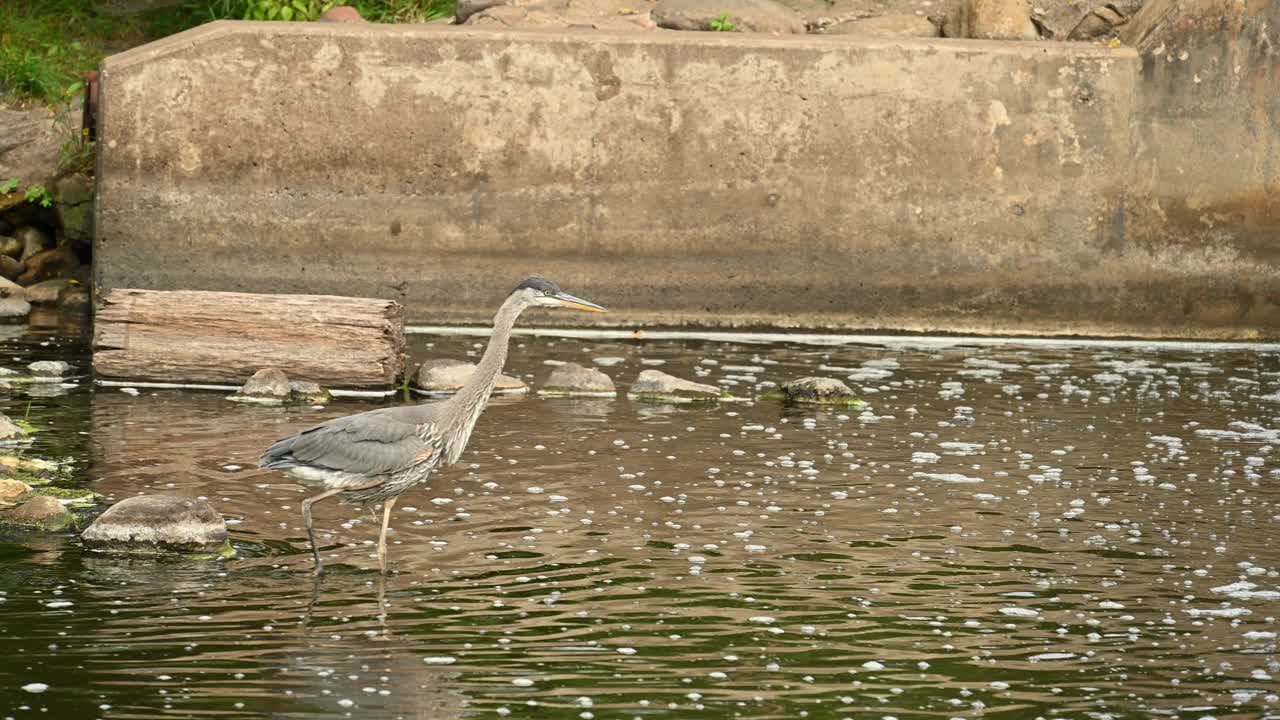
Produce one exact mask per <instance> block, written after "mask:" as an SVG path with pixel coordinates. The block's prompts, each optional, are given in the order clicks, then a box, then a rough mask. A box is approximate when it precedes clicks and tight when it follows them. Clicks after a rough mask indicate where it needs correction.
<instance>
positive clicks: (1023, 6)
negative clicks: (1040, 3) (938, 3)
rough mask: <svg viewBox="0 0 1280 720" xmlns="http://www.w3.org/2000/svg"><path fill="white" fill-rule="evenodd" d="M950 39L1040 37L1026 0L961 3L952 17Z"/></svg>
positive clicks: (978, 0) (983, 0)
mask: <svg viewBox="0 0 1280 720" xmlns="http://www.w3.org/2000/svg"><path fill="white" fill-rule="evenodd" d="M945 34H946V36H947V37H952V38H983V39H989V40H1036V39H1038V38H1039V37H1040V34H1039V33H1038V32H1037V31H1036V26H1035V23H1033V22H1031V8H1030V6H1028V5H1027V3H1026V0H961V2H960V5H959V6H958V7H957V9H956V11H955V13H953V14H952V15H950V16H948V18H947V24H946V32H945Z"/></svg>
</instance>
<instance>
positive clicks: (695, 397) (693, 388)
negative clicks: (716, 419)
mask: <svg viewBox="0 0 1280 720" xmlns="http://www.w3.org/2000/svg"><path fill="white" fill-rule="evenodd" d="M627 397H629V398H631V399H633V400H645V401H649V402H668V403H687V402H707V401H715V400H723V399H725V398H727V397H728V393H726V392H724V391H722V390H721V389H720V388H718V387H716V386H714V385H703V384H702V383H696V382H690V381H688V380H681V379H680V378H678V377H674V376H672V375H668V374H666V373H664V372H662V371H661V370H642V371H641V372H640V375H639V376H638V377H637V378H636V381H635V383H633V384H632V385H631V389H630V391H628V393H627Z"/></svg>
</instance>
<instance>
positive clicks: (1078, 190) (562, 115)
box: [95, 22, 1280, 338]
mask: <svg viewBox="0 0 1280 720" xmlns="http://www.w3.org/2000/svg"><path fill="white" fill-rule="evenodd" d="M726 35H728V37H726ZM1140 68H1141V64H1140V61H1139V57H1138V55H1137V54H1136V53H1135V52H1133V51H1132V50H1124V49H1120V50H1107V49H1105V48H1100V47H1096V46H1084V45H1069V44H1060V45H1059V44H1054V45H1048V44H1041V43H1010V42H983V41H949V40H910V39H901V40H849V39H845V38H838V37H803V38H799V37H793V38H787V39H777V38H768V37H744V36H740V35H735V34H729V33H724V34H722V33H689V34H683V33H648V34H643V35H641V36H636V37H631V36H624V35H613V34H606V33H574V32H564V31H557V32H537V31H521V32H515V31H510V32H488V31H482V30H474V29H469V28H457V27H413V26H381V25H374V24H370V25H367V26H365V25H361V26H352V25H344V24H244V23H229V22H221V23H213V24H210V25H206V26H204V27H202V28H198V29H196V30H193V31H190V32H187V33H183V34H181V35H177V36H173V37H171V38H168V39H166V40H163V41H161V42H159V43H155V44H152V45H148V46H144V47H142V48H138V49H135V50H131V51H129V52H127V53H124V54H121V55H117V56H114V57H112V58H108V60H107V61H106V62H105V63H104V66H103V74H102V88H103V90H102V93H103V94H102V97H103V103H102V116H101V118H100V121H101V125H100V128H101V138H102V141H101V143H100V148H101V151H100V160H99V163H100V165H99V173H98V178H99V196H98V226H97V227H98V235H97V247H96V255H95V260H96V263H95V264H96V273H97V275H96V282H97V284H98V288H97V290H98V294H99V296H100V297H101V296H102V295H103V294H104V293H105V291H106V290H108V289H110V288H114V287H123V286H131V287H145V288H160V289H167V288H191V289H218V290H243V291H254V292H306V293H340V294H344V295H353V294H354V295H369V296H378V297H388V298H394V299H397V300H400V301H401V302H403V303H404V304H405V305H406V307H407V311H408V316H409V319H410V321H414V322H455V321H471V322H485V321H488V320H489V318H490V317H491V314H492V311H493V307H494V306H495V304H496V302H497V301H498V300H499V299H500V298H501V297H502V296H503V295H505V293H507V292H508V291H509V290H510V288H511V287H512V286H513V285H514V284H515V283H516V282H517V281H518V280H519V278H520V277H522V276H524V275H525V274H527V273H528V272H532V271H539V272H543V273H545V274H547V275H549V276H550V277H553V278H555V279H556V280H557V281H558V282H560V283H561V284H562V285H564V286H565V287H571V288H574V291H575V292H580V293H581V294H582V295H583V296H585V297H590V298H593V299H595V300H598V301H600V302H601V303H603V304H605V305H606V306H608V307H609V308H610V310H611V312H610V313H609V314H607V315H601V316H599V317H598V319H597V318H592V320H596V321H598V322H601V323H612V324H623V325H632V324H640V323H659V324H664V325H671V324H685V323H694V324H705V325H737V326H746V325H756V324H768V325H775V326H793V327H831V328H843V329H897V330H918V331H955V332H979V333H1010V332H1013V333H1048V334H1061V333H1082V334H1094V335H1115V334H1126V335H1139V336H1180V337H1221V338H1228V337H1233V338H1234V337H1259V336H1274V335H1275V332H1276V330H1275V329H1276V327H1278V326H1280V319H1278V316H1277V307H1276V299H1275V290H1276V288H1277V287H1280V278H1277V271H1276V266H1277V263H1275V262H1274V260H1275V259H1276V258H1275V255H1274V253H1275V252H1276V251H1275V250H1274V249H1272V250H1265V249H1262V248H1259V252H1270V253H1273V254H1272V255H1271V256H1270V258H1271V260H1270V262H1271V264H1270V267H1269V268H1267V267H1265V265H1266V262H1265V261H1266V258H1265V257H1264V256H1262V255H1259V256H1257V257H1256V258H1255V260H1256V262H1251V264H1248V265H1247V267H1248V268H1250V272H1249V273H1244V272H1242V271H1241V268H1242V265H1241V264H1240V263H1238V262H1235V261H1232V260H1230V259H1228V258H1227V257H1226V255H1224V253H1226V252H1227V251H1226V250H1222V249H1221V248H1218V249H1207V248H1205V247H1204V246H1203V245H1200V244H1198V243H1195V242H1192V243H1188V242H1186V239H1185V238H1182V237H1169V238H1164V239H1160V238H1158V237H1154V236H1153V239H1152V240H1151V241H1147V242H1133V241H1132V240H1131V239H1130V238H1131V232H1132V230H1133V228H1132V226H1133V223H1132V222H1129V221H1127V220H1126V218H1127V217H1128V215H1127V214H1128V213H1131V212H1132V208H1133V207H1134V201H1133V200H1132V199H1131V198H1129V197H1127V193H1126V191H1127V190H1128V189H1129V186H1130V185H1131V184H1132V182H1133V178H1132V176H1131V173H1130V171H1129V168H1130V164H1129V161H1128V158H1129V157H1130V153H1131V152H1133V151H1134V150H1135V148H1134V147H1133V138H1134V137H1137V138H1139V140H1141V135H1140V133H1139V134H1135V133H1131V127H1130V121H1131V118H1132V117H1133V110H1134V106H1135V102H1137V101H1138V100H1137V97H1136V94H1135V93H1136V88H1137V83H1138V79H1139V71H1140ZM1136 149H1137V150H1143V149H1142V148H1136ZM1144 151H1145V150H1144ZM1222 242H1224V243H1227V244H1228V245H1229V244H1230V243H1231V242H1232V240H1231V238H1227V239H1225V240H1222ZM1240 252H1243V251H1240ZM1236 257H1238V258H1239V257H1241V255H1239V254H1238V255H1237V256H1236ZM1207 260H1208V261H1207ZM1206 289H1209V290H1208V293H1209V294H1208V295H1206ZM1245 295H1249V296H1252V297H1254V298H1256V300H1255V302H1254V303H1253V305H1251V308H1252V309H1251V310H1250V311H1248V312H1236V313H1234V314H1232V313H1230V312H1225V313H1224V312H1223V310H1222V308H1223V307H1224V306H1231V303H1232V302H1234V299H1235V298H1238V297H1242V296H1245ZM1224 303H1225V305H1224ZM562 317H563V316H560V315H556V314H554V313H534V312H531V313H528V314H527V316H526V318H527V320H525V319H522V322H526V321H527V322H528V323H558V322H565V320H563V319H562ZM585 320H586V318H582V317H577V316H575V317H574V318H573V319H572V322H575V323H580V322H584V321H585Z"/></svg>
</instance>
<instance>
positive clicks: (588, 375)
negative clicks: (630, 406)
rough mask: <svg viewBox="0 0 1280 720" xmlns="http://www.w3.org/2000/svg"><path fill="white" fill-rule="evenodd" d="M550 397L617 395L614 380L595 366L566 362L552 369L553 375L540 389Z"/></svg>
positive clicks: (539, 392)
mask: <svg viewBox="0 0 1280 720" xmlns="http://www.w3.org/2000/svg"><path fill="white" fill-rule="evenodd" d="M538 394H539V395H545V396H548V397H617V395H618V391H617V388H615V387H614V386H613V380H611V379H610V378H609V376H608V375H605V374H604V373H603V372H600V371H599V370H596V369H595V368H589V367H583V366H582V365H579V364H578V363H565V364H563V365H560V366H559V367H557V368H556V369H555V370H552V371H551V376H550V377H548V378H547V381H546V382H545V383H543V385H542V387H541V388H539V389H538Z"/></svg>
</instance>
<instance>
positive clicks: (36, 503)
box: [0, 495, 75, 531]
mask: <svg viewBox="0 0 1280 720" xmlns="http://www.w3.org/2000/svg"><path fill="white" fill-rule="evenodd" d="M74 522H75V516H74V515H72V514H71V511H70V510H68V509H67V508H66V507H65V506H63V504H62V503H61V502H59V501H58V500H57V499H56V498H51V497H47V496H45V495H35V496H32V497H31V498H30V499H28V500H27V501H26V502H24V503H22V504H21V505H19V506H18V507H16V508H14V509H12V510H8V511H5V512H0V523H6V524H10V525H19V526H22V527H27V528H33V529H36V530H48V531H57V530H64V529H66V528H67V527H69V526H71V525H72V524H73V523H74Z"/></svg>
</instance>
